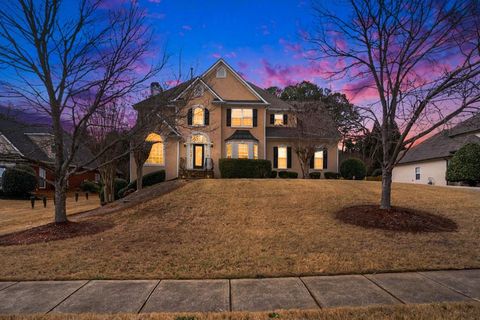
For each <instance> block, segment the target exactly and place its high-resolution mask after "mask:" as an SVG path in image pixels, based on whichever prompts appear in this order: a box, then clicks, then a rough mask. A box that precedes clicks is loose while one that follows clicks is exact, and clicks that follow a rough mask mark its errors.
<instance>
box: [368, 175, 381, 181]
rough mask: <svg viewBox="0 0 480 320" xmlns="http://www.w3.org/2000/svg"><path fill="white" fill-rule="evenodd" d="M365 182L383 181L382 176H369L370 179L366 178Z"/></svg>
mask: <svg viewBox="0 0 480 320" xmlns="http://www.w3.org/2000/svg"><path fill="white" fill-rule="evenodd" d="M365 180H367V181H382V176H376V177H374V176H369V177H366V178H365Z"/></svg>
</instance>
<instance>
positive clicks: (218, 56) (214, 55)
mask: <svg viewBox="0 0 480 320" xmlns="http://www.w3.org/2000/svg"><path fill="white" fill-rule="evenodd" d="M212 57H214V58H215V59H220V58H221V57H222V55H221V54H220V53H218V52H215V53H212Z"/></svg>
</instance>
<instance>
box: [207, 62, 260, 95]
mask: <svg viewBox="0 0 480 320" xmlns="http://www.w3.org/2000/svg"><path fill="white" fill-rule="evenodd" d="M218 67H220V66H218ZM218 67H217V68H218ZM217 68H214V69H212V70H211V71H210V72H209V73H207V74H206V75H205V76H204V80H205V82H206V83H207V84H208V85H210V86H211V87H212V88H213V90H215V92H216V93H217V94H218V95H220V97H222V98H223V99H224V100H252V101H258V100H259V98H258V97H257V96H256V95H254V94H253V93H252V92H251V91H250V90H249V89H248V88H247V87H245V85H244V84H243V83H242V82H241V81H240V80H239V79H238V78H237V77H236V76H235V75H234V74H233V73H232V72H230V70H228V68H227V67H225V68H226V70H227V77H226V78H216V72H217Z"/></svg>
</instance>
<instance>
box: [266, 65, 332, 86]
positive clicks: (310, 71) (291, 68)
mask: <svg viewBox="0 0 480 320" xmlns="http://www.w3.org/2000/svg"><path fill="white" fill-rule="evenodd" d="M329 69H330V65H329V63H328V62H326V61H311V62H309V63H307V64H296V65H288V66H281V65H272V64H271V63H269V62H268V61H266V60H262V67H261V69H260V74H261V76H262V77H263V79H262V83H261V85H262V86H263V87H270V86H281V87H285V86H288V85H291V84H294V83H297V82H300V81H303V80H307V81H311V82H314V81H315V80H317V79H319V78H322V77H325V76H326V75H327V73H328V70H329Z"/></svg>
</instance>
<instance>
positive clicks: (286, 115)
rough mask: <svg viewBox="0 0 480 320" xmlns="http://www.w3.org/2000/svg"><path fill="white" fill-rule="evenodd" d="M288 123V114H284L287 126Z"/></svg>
mask: <svg viewBox="0 0 480 320" xmlns="http://www.w3.org/2000/svg"><path fill="white" fill-rule="evenodd" d="M287 124H288V114H284V115H283V125H284V126H286V125H287Z"/></svg>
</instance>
